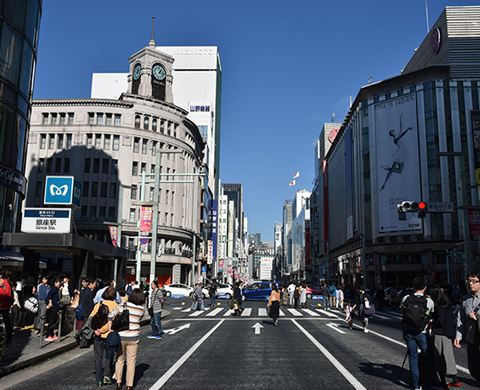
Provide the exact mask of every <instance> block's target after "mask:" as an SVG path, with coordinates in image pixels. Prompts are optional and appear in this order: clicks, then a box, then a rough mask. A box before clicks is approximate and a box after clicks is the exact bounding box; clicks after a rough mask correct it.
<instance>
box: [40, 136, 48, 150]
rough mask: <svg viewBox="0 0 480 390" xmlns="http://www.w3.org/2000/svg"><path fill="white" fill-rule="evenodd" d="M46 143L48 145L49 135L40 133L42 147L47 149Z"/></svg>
mask: <svg viewBox="0 0 480 390" xmlns="http://www.w3.org/2000/svg"><path fill="white" fill-rule="evenodd" d="M46 145H47V135H46V134H40V149H45V146H46Z"/></svg>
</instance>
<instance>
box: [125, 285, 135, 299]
mask: <svg viewBox="0 0 480 390" xmlns="http://www.w3.org/2000/svg"><path fill="white" fill-rule="evenodd" d="M134 283H135V282H128V284H127V289H126V291H125V292H126V294H127V296H128V295H130V293H131V292H132V290H133V285H134Z"/></svg>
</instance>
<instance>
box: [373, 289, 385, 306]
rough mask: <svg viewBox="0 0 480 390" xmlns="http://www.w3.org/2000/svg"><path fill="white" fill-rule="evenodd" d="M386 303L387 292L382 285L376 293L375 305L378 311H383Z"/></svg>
mask: <svg viewBox="0 0 480 390" xmlns="http://www.w3.org/2000/svg"><path fill="white" fill-rule="evenodd" d="M384 301H385V290H384V289H383V287H382V285H379V286H378V288H377V291H376V292H375V305H376V307H377V308H378V310H380V311H382V310H383V302H384Z"/></svg>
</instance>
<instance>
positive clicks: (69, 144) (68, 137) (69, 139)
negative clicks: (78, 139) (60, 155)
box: [67, 134, 72, 149]
mask: <svg viewBox="0 0 480 390" xmlns="http://www.w3.org/2000/svg"><path fill="white" fill-rule="evenodd" d="M67 149H72V135H71V134H67Z"/></svg>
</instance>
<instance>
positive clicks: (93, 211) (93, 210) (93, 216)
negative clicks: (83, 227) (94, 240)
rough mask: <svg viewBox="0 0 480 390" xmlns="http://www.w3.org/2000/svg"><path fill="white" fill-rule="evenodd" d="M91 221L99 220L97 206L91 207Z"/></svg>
mask: <svg viewBox="0 0 480 390" xmlns="http://www.w3.org/2000/svg"><path fill="white" fill-rule="evenodd" d="M90 219H97V206H92V207H90Z"/></svg>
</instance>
